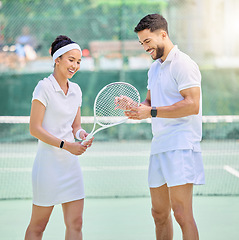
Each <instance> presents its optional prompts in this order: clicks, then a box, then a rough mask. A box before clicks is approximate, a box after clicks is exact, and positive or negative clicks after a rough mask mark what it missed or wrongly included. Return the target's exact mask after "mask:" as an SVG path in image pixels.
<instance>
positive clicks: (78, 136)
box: [76, 128, 85, 140]
mask: <svg viewBox="0 0 239 240" xmlns="http://www.w3.org/2000/svg"><path fill="white" fill-rule="evenodd" d="M82 131H84V132H85V130H84V129H83V128H80V129H79V130H77V132H76V139H78V140H82V139H81V138H80V133H81V132H82Z"/></svg>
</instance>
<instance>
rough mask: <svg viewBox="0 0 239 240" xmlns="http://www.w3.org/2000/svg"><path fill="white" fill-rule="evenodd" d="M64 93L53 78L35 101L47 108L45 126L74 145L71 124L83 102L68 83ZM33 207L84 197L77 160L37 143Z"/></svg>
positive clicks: (44, 82) (39, 87) (78, 91)
mask: <svg viewBox="0 0 239 240" xmlns="http://www.w3.org/2000/svg"><path fill="white" fill-rule="evenodd" d="M68 84H69V89H68V92H67V95H65V94H64V92H63V90H62V89H61V88H60V86H59V84H58V82H57V81H56V79H55V78H54V76H53V75H50V76H49V77H48V78H44V79H43V80H41V81H39V83H38V84H37V86H36V88H35V90H34V92H33V98H32V100H35V99H36V100H39V101H40V102H41V103H42V104H43V105H44V106H45V107H46V110H45V115H44V119H43V123H42V126H43V128H44V129H46V130H47V131H48V132H49V133H51V134H52V135H54V136H56V137H57V138H60V139H64V140H66V141H68V142H74V141H75V140H74V135H73V133H72V123H73V121H74V119H75V116H76V114H77V111H78V108H79V107H80V106H81V102H82V92H81V89H80V87H79V86H78V85H77V84H76V83H73V82H70V81H69V80H68ZM32 186H33V204H35V205H38V206H53V205H56V204H61V203H66V202H71V201H75V200H78V199H82V198H84V185H83V176H82V171H81V167H80V163H79V160H78V157H77V156H75V155H73V154H71V153H70V152H68V151H66V150H64V149H60V148H57V147H53V146H51V145H49V144H46V143H44V142H42V141H40V140H38V149H37V154H36V158H35V161H34V164H33V170H32Z"/></svg>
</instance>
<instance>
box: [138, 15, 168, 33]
mask: <svg viewBox="0 0 239 240" xmlns="http://www.w3.org/2000/svg"><path fill="white" fill-rule="evenodd" d="M144 29H149V30H150V31H151V32H154V31H156V30H164V31H165V32H166V33H167V34H168V23H167V21H166V19H165V18H164V17H163V16H162V15H160V14H156V13H155V14H149V15H147V16H145V17H144V18H142V19H141V20H140V22H139V23H138V25H137V26H136V27H135V29H134V32H136V33H138V32H140V31H143V30H144Z"/></svg>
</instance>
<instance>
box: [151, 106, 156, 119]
mask: <svg viewBox="0 0 239 240" xmlns="http://www.w3.org/2000/svg"><path fill="white" fill-rule="evenodd" d="M151 116H152V117H156V116H157V109H156V107H153V108H152V109H151Z"/></svg>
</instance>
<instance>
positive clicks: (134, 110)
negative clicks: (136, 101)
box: [125, 104, 151, 120]
mask: <svg viewBox="0 0 239 240" xmlns="http://www.w3.org/2000/svg"><path fill="white" fill-rule="evenodd" d="M129 110H130V111H125V116H127V117H128V118H129V119H134V120H142V119H146V118H150V117H151V107H149V106H146V105H144V104H140V106H139V107H130V109H129Z"/></svg>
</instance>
